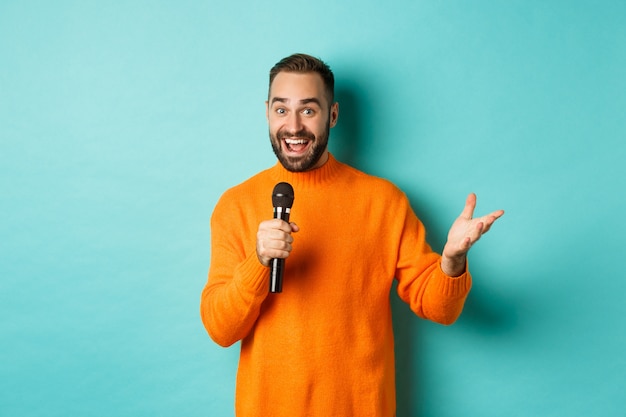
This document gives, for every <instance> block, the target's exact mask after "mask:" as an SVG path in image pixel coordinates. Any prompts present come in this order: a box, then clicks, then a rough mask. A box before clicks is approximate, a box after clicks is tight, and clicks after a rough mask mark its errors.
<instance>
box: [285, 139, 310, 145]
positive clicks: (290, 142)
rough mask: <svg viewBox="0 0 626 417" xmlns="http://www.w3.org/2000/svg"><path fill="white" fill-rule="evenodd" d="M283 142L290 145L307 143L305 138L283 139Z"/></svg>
mask: <svg viewBox="0 0 626 417" xmlns="http://www.w3.org/2000/svg"><path fill="white" fill-rule="evenodd" d="M285 142H287V143H288V144H290V145H304V144H305V143H307V140H306V139H285Z"/></svg>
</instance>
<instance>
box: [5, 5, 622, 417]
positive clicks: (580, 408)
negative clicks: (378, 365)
mask: <svg viewBox="0 0 626 417" xmlns="http://www.w3.org/2000/svg"><path fill="white" fill-rule="evenodd" d="M624 22H626V2H623V1H600V2H595V1H538V0H536V1H532V0H531V1H501V2H496V1H434V0H433V1H424V0H417V1H416V0H411V1H409V0H405V1H395V2H394V1H389V2H382V1H372V0H363V1H353V0H349V1H341V2H339V1H328V0H321V1H314V2H310V1H309V2H302V1H289V2H281V3H275V2H249V3H247V4H244V3H243V2H217V1H210V2H209V1H206V2H205V1H176V2H174V1H169V2H166V1H118V2H103V1H101V2H95V1H94V2H88V1H55V2H46V1H10V0H2V1H1V2H0V146H1V147H0V199H1V200H0V277H1V279H0V313H1V314H0V317H1V318H0V335H1V343H0V415H2V416H23V417H27V416H28V417H30V416H229V415H232V414H233V397H234V382H235V372H236V367H237V357H238V346H234V347H231V348H228V349H223V348H220V347H218V346H217V345H215V344H214V343H213V342H212V341H211V340H210V339H209V337H208V336H207V335H206V333H205V331H204V329H203V327H202V324H201V322H200V318H199V299H200V292H201V290H202V288H203V286H204V284H205V281H206V274H207V270H208V264H209V254H210V246H209V238H210V230H209V218H210V214H211V212H212V209H213V206H214V204H215V203H216V201H217V199H218V198H219V196H220V195H221V193H222V192H223V191H224V190H225V189H226V188H228V187H230V186H232V185H234V184H236V183H239V182H241V181H242V180H244V179H246V178H248V177H249V176H251V175H253V174H254V173H256V172H257V171H259V170H261V169H263V168H266V167H268V166H270V165H273V164H274V162H275V158H274V156H273V154H272V152H271V148H270V145H269V140H268V138H267V124H266V120H265V109H264V100H265V97H266V94H267V73H268V71H269V68H270V67H271V66H272V65H273V64H274V63H275V62H276V61H278V60H279V59H281V58H282V57H284V56H286V55H288V54H291V53H293V52H307V53H311V54H313V55H317V56H320V57H322V58H323V59H324V60H326V61H327V62H328V63H329V64H330V65H331V67H332V68H333V69H334V71H335V73H336V76H337V96H338V99H339V101H340V106H341V107H340V118H339V125H338V126H337V127H336V128H335V129H334V130H333V132H332V135H331V142H332V150H333V152H334V153H335V155H336V156H337V157H338V158H339V159H341V160H344V161H346V162H349V163H351V164H353V165H355V166H356V167H358V168H360V169H363V170H365V171H367V172H370V173H372V174H376V175H379V176H383V177H386V178H389V179H390V180H392V181H394V182H395V183H396V184H398V185H399V186H400V187H401V188H402V189H403V190H405V191H406V193H407V194H408V195H409V197H410V199H411V201H412V203H413V206H414V208H415V210H416V212H417V213H418V214H419V215H420V217H421V218H422V219H423V221H424V223H425V224H426V225H427V227H428V230H429V237H428V239H429V241H430V242H431V244H432V245H433V246H434V247H435V248H437V249H438V250H440V249H441V247H442V246H443V243H444V241H445V236H446V232H447V229H448V227H449V225H450V224H451V222H452V221H453V219H454V218H455V217H456V216H457V215H458V214H459V213H460V211H461V209H462V207H463V203H464V200H465V197H466V195H467V194H468V193H469V192H471V191H474V192H476V193H477V194H478V208H477V211H478V212H479V213H480V214H484V213H487V212H489V211H492V210H495V209H498V208H503V209H505V210H506V214H505V216H504V217H503V218H502V219H501V220H500V221H499V222H498V224H496V226H495V227H494V228H493V229H492V231H491V232H490V233H489V234H488V235H487V236H485V238H484V239H483V240H481V242H479V245H478V246H476V247H475V248H473V249H472V252H471V258H470V264H471V269H472V271H473V275H474V287H473V290H472V293H471V295H470V297H469V299H468V302H467V305H466V309H465V311H464V313H463V315H462V317H461V318H460V319H459V320H458V322H457V323H456V324H455V325H453V326H451V327H443V326H439V325H435V324H431V323H427V322H424V321H421V320H420V319H418V318H416V317H414V316H413V315H412V314H411V313H410V312H409V310H408V307H407V306H405V305H404V304H402V303H399V302H398V301H397V296H396V295H395V294H393V295H392V300H393V303H394V310H395V311H394V313H395V322H394V326H395V327H396V332H397V354H398V368H399V370H398V378H397V379H398V416H404V417H408V416H416V415H419V416H423V417H446V416H450V417H459V416H470V417H471V416H476V417H485V416H565V415H567V416H589V415H601V416H623V415H624V414H623V413H624V409H626V400H624V394H625V392H626V389H625V386H624V385H625V384H624V375H626V359H625V355H624V352H625V350H626V324H624V323H625V321H624V317H625V316H626V303H625V295H624V294H625V293H626V279H625V273H624V261H625V259H626V256H625V255H626V253H625V249H624V248H625V246H626V245H625V244H624V241H625V238H624V236H626V223H625V221H624V213H625V212H626V202H625V198H624V183H625V179H626V168H625V166H626V163H625V160H626V121H625V116H624V114H625V112H624V109H625V108H626V81H625V79H626V77H625V76H624V73H625V68H626V24H624ZM268 204H269V197H268ZM268 213H269V212H268Z"/></svg>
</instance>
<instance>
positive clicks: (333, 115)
mask: <svg viewBox="0 0 626 417" xmlns="http://www.w3.org/2000/svg"><path fill="white" fill-rule="evenodd" d="M337 119H339V103H337V102H335V103H333V105H332V106H330V121H329V122H330V127H335V125H336V124H337Z"/></svg>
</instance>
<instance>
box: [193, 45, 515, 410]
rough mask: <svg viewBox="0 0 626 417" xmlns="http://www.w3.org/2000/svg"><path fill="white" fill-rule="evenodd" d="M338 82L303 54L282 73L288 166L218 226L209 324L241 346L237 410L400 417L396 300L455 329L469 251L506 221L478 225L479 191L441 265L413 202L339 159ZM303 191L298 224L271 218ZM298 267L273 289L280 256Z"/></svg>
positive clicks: (279, 102) (280, 68)
mask: <svg viewBox="0 0 626 417" xmlns="http://www.w3.org/2000/svg"><path fill="white" fill-rule="evenodd" d="M333 90H334V79H333V74H332V72H331V70H330V69H329V68H328V66H327V65H326V64H324V63H323V62H322V61H320V60H318V59H316V58H313V57H311V56H308V55H303V54H296V55H292V56H290V57H287V58H285V59H283V60H282V61H280V62H279V63H278V64H276V65H275V66H274V68H272V70H271V71H270V87H269V94H268V100H267V102H266V112H267V120H268V124H269V133H270V140H271V144H272V148H273V150H274V152H275V153H276V156H277V158H278V160H279V163H277V164H276V165H275V166H274V167H272V168H270V169H268V170H265V171H263V172H261V173H259V174H257V175H255V176H253V177H252V178H250V179H248V180H247V181H245V182H244V183H242V184H239V185H238V186H236V187H234V188H231V189H230V190H228V191H226V192H225V193H224V195H223V196H222V198H221V199H220V201H219V202H218V204H217V205H216V207H215V211H214V213H213V216H212V220H211V228H212V237H211V240H212V254H211V267H210V271H209V278H208V282H207V285H206V287H205V288H204V291H203V293H202V300H201V316H202V320H203V323H204V325H205V327H206V329H207V331H208V333H209V334H210V336H211V337H212V338H213V339H214V340H215V341H216V342H217V343H218V344H220V345H223V346H229V345H231V344H233V343H235V342H237V341H239V340H241V342H242V343H241V353H240V362H239V370H238V375H237V388H236V414H237V416H239V417H248V416H273V417H281V416H289V417H293V416H303V415H306V416H329V415H333V416H377V417H381V416H384V417H391V416H394V415H395V381H394V379H395V377H394V352H393V331H392V323H391V310H390V302H389V291H390V289H391V286H392V282H393V280H394V278H395V279H396V280H397V281H398V286H397V291H398V294H399V296H400V297H401V298H402V299H403V300H404V301H406V302H407V303H409V305H410V306H411V309H412V310H413V311H414V312H415V313H416V314H418V315H419V316H421V317H424V318H427V319H430V320H433V321H436V322H439V323H444V324H450V323H452V322H454V321H455V320H456V318H457V317H458V316H459V314H460V313H461V310H462V308H463V303H464V301H465V298H466V297H467V294H468V292H469V289H470V285H471V278H470V275H469V273H468V272H467V271H466V254H467V251H468V250H469V248H470V247H471V246H472V244H474V243H475V242H476V241H477V240H478V239H479V238H480V236H481V235H482V234H483V233H485V232H487V230H488V229H489V228H490V226H491V225H492V224H493V222H494V221H495V220H496V219H497V218H498V217H500V216H501V215H502V214H503V212H502V211H496V212H493V213H491V214H490V215H487V216H484V217H482V218H478V219H473V218H472V215H473V210H474V207H475V203H476V200H475V196H474V195H470V196H469V197H468V199H467V202H466V206H465V209H464V210H463V212H462V214H461V216H460V217H459V218H458V219H457V220H456V221H455V222H454V224H453V226H452V228H451V229H450V232H449V234H448V242H447V243H446V245H445V247H444V250H443V254H442V256H439V255H438V254H436V253H434V252H432V251H431V249H430V247H429V246H428V244H427V243H426V242H425V231H424V227H423V225H422V224H421V222H420V221H419V220H418V219H417V217H416V216H415V214H414V213H413V211H412V209H411V207H410V206H409V203H408V200H407V198H406V197H405V195H404V194H403V193H402V192H401V191H400V190H399V189H398V188H396V187H395V186H394V185H393V184H391V183H390V182H388V181H386V180H383V179H380V178H375V177H372V176H369V175H366V174H364V173H362V172H360V171H357V170H356V169H353V168H351V167H349V166H347V165H344V164H342V163H340V162H339V161H337V160H336V159H334V157H333V156H332V155H331V154H330V153H329V152H328V147H327V144H328V136H329V131H330V128H332V127H334V126H335V124H336V123H337V118H338V116H339V105H338V104H337V103H336V102H334V96H333ZM282 181H284V182H289V183H290V184H292V185H293V188H294V191H295V202H294V204H293V208H292V214H291V219H292V220H293V222H292V223H287V222H284V221H282V220H279V219H269V220H268V218H270V216H268V214H270V213H269V210H270V207H269V204H270V196H271V191H272V189H273V187H274V185H275V184H276V183H278V182H282ZM287 257H288V258H289V259H288V261H287V262H286V266H285V281H284V284H283V292H282V293H280V294H269V293H268V292H269V269H268V265H269V263H270V261H271V259H272V258H287Z"/></svg>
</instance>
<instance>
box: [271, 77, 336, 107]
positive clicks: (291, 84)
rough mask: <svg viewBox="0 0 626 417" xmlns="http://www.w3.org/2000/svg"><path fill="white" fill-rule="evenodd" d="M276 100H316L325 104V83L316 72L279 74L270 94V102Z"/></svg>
mask: <svg viewBox="0 0 626 417" xmlns="http://www.w3.org/2000/svg"><path fill="white" fill-rule="evenodd" d="M274 98H281V99H286V100H293V101H301V100H306V99H311V98H316V99H318V100H320V102H325V100H323V99H324V81H323V80H322V77H321V76H320V75H319V74H318V73H316V72H307V73H296V72H279V73H278V74H277V75H276V77H275V78H274V81H273V82H272V85H271V87H270V92H269V101H270V102H272V99H274Z"/></svg>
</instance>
